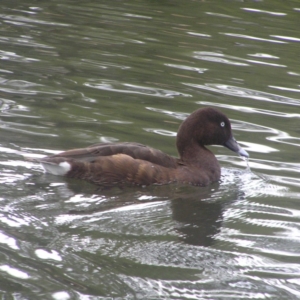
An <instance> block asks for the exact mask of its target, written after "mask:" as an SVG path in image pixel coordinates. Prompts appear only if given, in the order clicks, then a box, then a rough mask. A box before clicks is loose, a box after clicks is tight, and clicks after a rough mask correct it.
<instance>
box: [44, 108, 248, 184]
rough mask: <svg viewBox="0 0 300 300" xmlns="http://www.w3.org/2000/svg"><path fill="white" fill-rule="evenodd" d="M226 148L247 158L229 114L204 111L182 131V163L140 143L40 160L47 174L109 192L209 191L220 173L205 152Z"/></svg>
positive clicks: (100, 145)
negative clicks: (155, 188)
mask: <svg viewBox="0 0 300 300" xmlns="http://www.w3.org/2000/svg"><path fill="white" fill-rule="evenodd" d="M209 145H221V146H224V147H227V148H228V149H230V150H232V151H233V152H236V153H237V154H238V155H240V156H242V157H245V158H248V157H249V154H248V153H247V152H246V151H245V150H244V149H243V148H242V147H241V146H240V145H239V144H238V143H237V141H236V140H235V138H234V137H233V134H232V130H231V123H230V121H229V119H228V118H227V117H226V115H225V114H224V113H222V112H221V111H219V110H217V109H215V108H212V107H204V108H199V109H197V110H196V111H194V112H193V113H191V114H190V115H189V116H188V117H187V118H186V119H185V120H184V121H183V122H182V123H181V125H180V126H179V129H178V133H177V137H176V146H177V151H178V154H179V157H173V156H170V155H168V154H166V153H164V152H162V151H160V150H158V149H154V148H151V147H148V146H146V145H142V144H139V143H135V142H116V143H98V144H94V145H91V146H88V147H86V148H80V149H71V150H67V151H64V152H61V153H59V154H55V155H51V156H47V157H44V158H42V159H40V160H39V162H40V163H41V165H42V166H43V168H44V170H45V172H46V173H50V174H53V175H60V176H65V177H69V178H77V179H81V180H85V181H89V182H91V183H93V184H96V185H98V186H102V187H104V188H108V187H113V186H119V187H122V186H149V185H163V184H170V183H177V184H184V185H194V186H207V185H209V184H211V183H214V182H218V181H219V180H220V177H221V168H220V165H219V163H218V160H217V158H216V157H215V155H214V154H213V152H212V151H211V150H209V149H208V148H207V147H206V146H209Z"/></svg>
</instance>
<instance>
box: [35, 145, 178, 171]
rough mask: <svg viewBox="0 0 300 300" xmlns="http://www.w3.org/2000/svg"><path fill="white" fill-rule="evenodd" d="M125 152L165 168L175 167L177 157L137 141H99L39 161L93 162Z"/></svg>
mask: <svg viewBox="0 0 300 300" xmlns="http://www.w3.org/2000/svg"><path fill="white" fill-rule="evenodd" d="M117 154H125V155H128V156H130V157H132V158H134V159H138V160H142V161H146V162H150V163H153V164H156V165H159V166H162V167H166V168H176V167H177V161H178V160H177V159H176V158H174V157H172V156H170V155H168V154H166V153H164V152H162V151H160V150H157V149H154V148H151V147H148V146H145V145H142V144H138V143H100V144H95V145H91V146H89V147H87V148H80V149H72V150H68V151H64V152H61V153H59V154H56V155H52V156H48V157H46V158H43V159H42V160H41V161H44V162H46V161H48V162H51V161H52V162H54V163H55V160H56V159H59V161H61V158H65V159H68V160H69V159H71V160H74V161H81V162H93V161H95V160H97V159H98V158H99V157H109V156H114V155H117Z"/></svg>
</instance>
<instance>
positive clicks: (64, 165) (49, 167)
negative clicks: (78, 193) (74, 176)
mask: <svg viewBox="0 0 300 300" xmlns="http://www.w3.org/2000/svg"><path fill="white" fill-rule="evenodd" d="M41 164H42V166H43V168H44V169H45V171H46V172H47V173H50V174H53V175H60V176H64V175H66V174H67V173H68V172H69V171H70V170H71V164H70V163H68V162H66V161H63V162H61V163H59V164H55V163H50V162H45V161H42V162H41Z"/></svg>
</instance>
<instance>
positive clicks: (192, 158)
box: [179, 143, 219, 167]
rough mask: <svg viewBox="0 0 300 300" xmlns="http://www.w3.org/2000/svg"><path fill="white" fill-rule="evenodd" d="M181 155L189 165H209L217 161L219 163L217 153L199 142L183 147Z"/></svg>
mask: <svg viewBox="0 0 300 300" xmlns="http://www.w3.org/2000/svg"><path fill="white" fill-rule="evenodd" d="M179 155H180V159H181V161H182V162H184V163H186V164H189V165H194V166H197V167H208V166H211V165H215V164H216V163H217V164H218V165H219V163H218V160H217V158H216V157H215V155H214V154H213V153H212V152H211V151H210V150H209V149H207V148H206V147H205V146H202V145H199V144H197V143H193V144H189V145H188V147H185V148H183V149H181V151H180V152H179Z"/></svg>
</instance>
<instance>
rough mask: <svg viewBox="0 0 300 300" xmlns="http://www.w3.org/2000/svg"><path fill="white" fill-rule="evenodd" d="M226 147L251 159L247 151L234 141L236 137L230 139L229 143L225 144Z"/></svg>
mask: <svg viewBox="0 0 300 300" xmlns="http://www.w3.org/2000/svg"><path fill="white" fill-rule="evenodd" d="M224 146H225V147H227V148H228V149H230V150H231V151H233V152H236V153H237V154H238V155H240V156H244V157H247V158H248V157H249V154H248V152H247V151H246V150H244V149H243V148H242V147H241V146H240V145H239V144H238V143H237V141H236V140H235V139H234V137H230V138H229V139H228V141H227V142H226V143H225V144H224Z"/></svg>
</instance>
